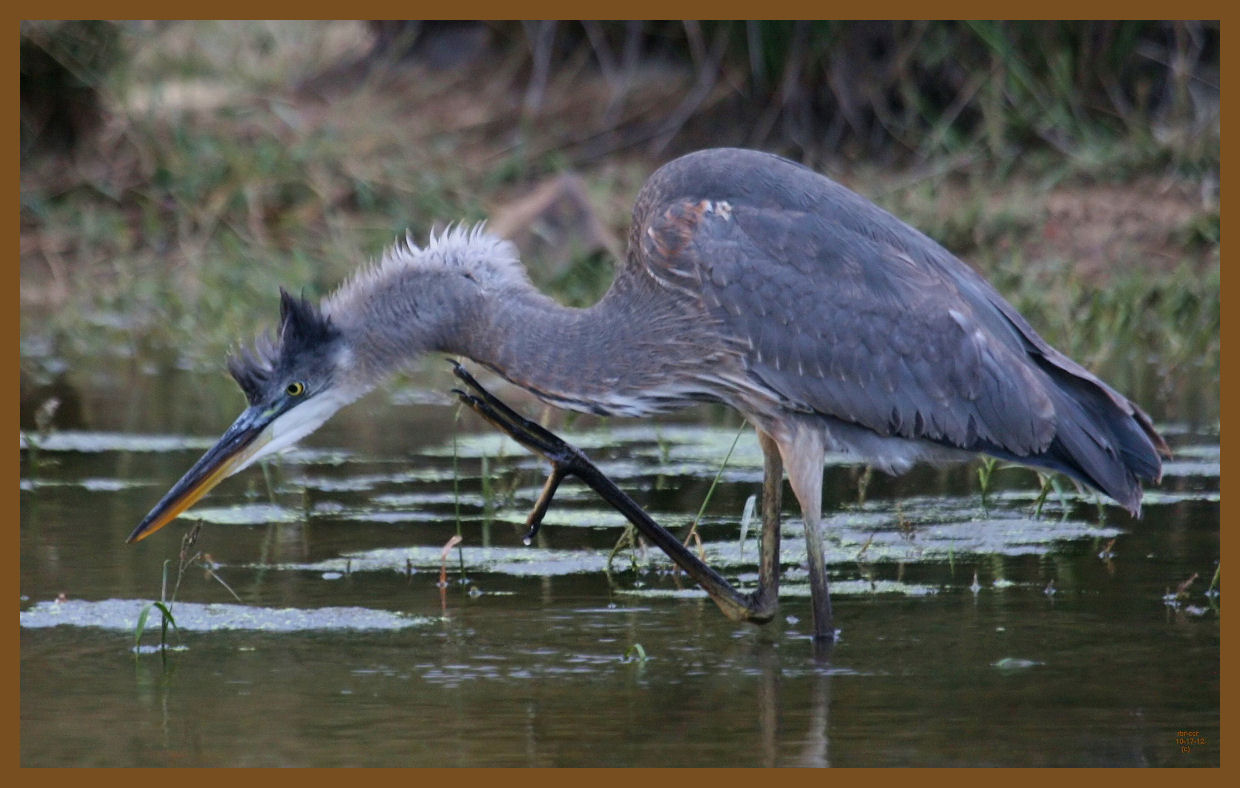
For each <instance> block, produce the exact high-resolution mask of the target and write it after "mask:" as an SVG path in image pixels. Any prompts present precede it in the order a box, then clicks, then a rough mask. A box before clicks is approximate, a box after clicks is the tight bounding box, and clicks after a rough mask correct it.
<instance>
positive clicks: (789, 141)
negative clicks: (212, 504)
mask: <svg viewBox="0 0 1240 788" xmlns="http://www.w3.org/2000/svg"><path fill="white" fill-rule="evenodd" d="M717 145H744V146H750V147H756V148H762V149H765V150H770V151H773V152H777V153H780V154H783V155H786V156H789V157H790V158H793V159H796V160H799V161H802V162H804V163H806V164H807V165H809V166H811V167H814V168H815V169H818V170H819V171H822V172H826V173H827V174H829V175H831V176H832V177H834V178H835V179H837V180H839V181H841V182H843V183H845V184H846V185H848V186H849V187H851V188H853V189H854V190H856V191H858V192H860V193H862V194H864V195H866V196H868V197H870V198H871V199H874V200H875V201H876V202H878V203H879V204H881V205H883V206H884V207H886V208H888V209H889V210H891V211H892V212H893V213H895V214H896V215H898V216H900V217H901V218H903V219H904V220H906V221H908V222H909V223H911V224H913V225H914V226H917V227H918V228H919V229H921V230H923V231H925V232H926V233H928V234H929V235H930V236H932V237H934V238H936V239H937V240H939V241H940V242H942V243H943V244H944V245H946V246H947V247H948V248H950V249H951V250H952V251H954V252H955V253H957V254H958V255H960V256H961V257H962V258H964V259H966V260H967V261H969V262H970V263H971V264H972V265H974V266H975V267H977V268H978V269H979V270H980V271H981V272H982V273H983V274H984V275H985V276H987V277H988V278H990V279H991V281H992V282H994V284H995V285H996V286H997V287H998V288H999V290H1000V291H1001V292H1003V293H1004V294H1005V295H1006V296H1007V297H1008V298H1009V299H1010V300H1011V301H1012V302H1013V303H1014V304H1015V305H1016V306H1017V308H1018V309H1020V310H1021V311H1023V312H1024V313H1025V314H1026V316H1027V317H1029V318H1030V320H1031V321H1032V322H1033V324H1034V325H1035V326H1036V327H1037V328H1038V329H1039V330H1040V331H1042V332H1043V333H1044V335H1045V336H1046V337H1047V339H1048V340H1050V341H1051V342H1052V343H1053V344H1055V345H1057V346H1059V347H1060V348H1061V349H1063V350H1065V351H1066V352H1068V353H1069V354H1070V355H1073V356H1074V357H1076V358H1078V359H1079V360H1080V361H1082V362H1083V363H1085V364H1086V365H1087V366H1090V367H1092V368H1094V369H1095V370H1098V371H1099V372H1101V374H1102V375H1103V376H1104V377H1107V378H1109V379H1111V380H1112V381H1113V382H1114V383H1115V384H1116V385H1117V386H1118V387H1119V388H1121V389H1123V390H1125V391H1126V392H1127V393H1129V394H1130V395H1131V396H1133V397H1134V398H1136V399H1138V400H1140V401H1143V402H1144V401H1147V400H1156V401H1159V402H1164V403H1168V404H1167V405H1166V406H1165V407H1164V408H1162V410H1163V414H1162V415H1163V416H1164V417H1169V418H1184V417H1185V416H1186V414H1184V413H1182V412H1181V411H1183V410H1184V409H1186V408H1200V407H1201V406H1202V405H1201V402H1200V396H1201V393H1200V392H1198V395H1197V396H1196V397H1194V396H1189V395H1190V394H1191V392H1187V391H1186V389H1188V388H1196V389H1199V388H1200V383H1199V381H1200V380H1202V379H1203V376H1204V379H1205V380H1208V381H1209V380H1212V381H1213V389H1212V390H1209V391H1206V392H1205V394H1204V396H1206V397H1207V399H1208V400H1210V401H1212V402H1214V403H1215V404H1214V405H1213V407H1217V404H1216V403H1217V379H1218V364H1219V358H1218V341H1219V340H1218V329H1219V309H1220V307H1219V206H1218V192H1219V182H1218V173H1219V25H1218V23H1217V22H1087V23H1076V22H1073V23H1047V22H1021V23H1012V22H967V23H966V22H792V21H788V22H701V23H697V22H526V23H521V22H495V23H492V22H424V23H412V22H371V23H362V22H354V23H348V22H270V23H268V22H122V23H111V22H89V21H78V22H23V23H22V26H21V218H20V221H21V325H22V328H21V331H22V335H21V348H22V373H23V374H22V383H23V391H24V392H25V391H26V390H27V389H28V388H29V387H32V386H37V385H42V384H44V383H46V381H47V380H49V379H51V378H54V377H56V376H57V375H60V374H62V373H63V372H64V370H66V369H83V368H90V365H92V364H93V365H95V366H98V365H117V364H122V363H129V364H133V365H136V366H137V367H139V368H140V370H142V371H143V372H144V373H145V374H158V373H160V372H162V371H164V370H167V369H189V370H220V369H222V364H221V363H220V362H221V358H222V356H223V355H224V353H225V352H226V351H227V349H228V348H229V346H230V345H232V344H233V343H234V342H236V341H237V340H238V339H239V338H245V337H248V336H250V335H252V334H253V332H254V331H256V330H257V329H259V328H263V327H267V326H269V325H270V324H271V322H272V321H273V320H274V318H275V315H276V288H277V287H278V286H279V285H285V286H287V287H289V288H291V289H293V290H298V289H302V290H304V292H305V293H306V294H307V295H322V294H324V293H326V292H328V291H329V290H330V289H331V288H332V287H333V286H334V285H335V284H336V283H337V282H339V281H340V279H341V278H342V277H344V276H345V275H346V274H347V273H348V272H349V271H351V270H352V269H353V268H355V267H356V266H358V265H359V264H361V263H364V262H366V261H368V260H372V259H374V258H375V257H377V256H378V255H379V254H380V253H381V252H382V251H383V249H384V247H385V246H387V245H388V244H390V243H391V242H392V241H393V239H394V238H395V237H396V236H398V235H401V234H403V233H404V232H405V230H406V229H409V230H411V231H412V232H413V234H414V237H415V239H417V240H419V241H421V240H424V239H425V235H426V232H427V231H428V230H429V229H430V228H431V227H433V226H443V225H445V224H446V223H448V222H452V221H461V220H464V221H476V220H480V219H484V218H489V219H490V220H491V226H492V227H493V228H494V229H496V230H497V231H499V232H502V233H504V234H507V235H509V236H511V237H513V238H514V240H516V241H517V243H518V245H519V246H520V247H521V248H522V252H523V255H524V258H525V261H526V263H527V265H528V266H529V267H530V268H531V272H532V275H533V278H534V279H535V281H536V282H538V283H539V284H540V285H542V286H544V287H546V288H547V289H549V290H550V291H551V292H552V293H553V294H555V295H556V296H557V297H559V298H561V299H562V300H564V301H566V302H570V303H587V302H590V301H592V300H593V299H595V298H597V297H598V295H600V294H601V293H602V291H603V290H604V289H605V288H606V286H607V285H608V283H609V282H610V278H611V271H612V265H613V261H614V255H615V254H617V253H622V251H623V244H622V240H623V238H624V237H625V235H624V233H625V227H626V224H627V221H628V210H629V208H630V206H631V204H632V199H633V197H634V196H635V195H636V193H637V190H638V188H639V187H640V185H641V183H642V181H643V180H644V179H645V177H647V176H648V175H649V174H650V173H651V172H652V171H653V170H654V169H655V168H656V167H657V166H658V165H659V164H660V163H662V162H664V161H666V160H668V159H670V158H672V157H674V156H676V155H678V154H681V153H684V152H687V151H690V150H694V149H697V148H701V147H708V146H717ZM1150 369H1152V370H1154V372H1153V373H1152V374H1151V375H1144V374H1142V373H1138V372H1137V371H1136V370H1150ZM1194 381H1198V382H1194ZM1207 388H1208V387H1207ZM24 399H25V398H24ZM36 404H37V403H36ZM23 410H25V406H24V407H23Z"/></svg>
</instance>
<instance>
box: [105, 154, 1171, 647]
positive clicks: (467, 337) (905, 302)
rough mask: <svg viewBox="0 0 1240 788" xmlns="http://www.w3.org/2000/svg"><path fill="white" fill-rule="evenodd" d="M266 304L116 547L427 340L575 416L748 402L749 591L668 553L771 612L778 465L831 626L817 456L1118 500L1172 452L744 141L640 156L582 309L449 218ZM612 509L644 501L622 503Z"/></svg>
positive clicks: (971, 286)
mask: <svg viewBox="0 0 1240 788" xmlns="http://www.w3.org/2000/svg"><path fill="white" fill-rule="evenodd" d="M280 311H281V316H280V328H279V334H278V336H277V337H276V338H275V339H271V338H265V339H260V340H259V341H258V342H257V344H256V347H255V348H254V350H252V351H242V352H240V353H238V354H237V355H234V356H233V357H232V358H230V359H229V370H230V371H231V373H232V375H233V377H234V378H235V379H236V380H237V382H238V383H239V384H240V386H241V388H242V389H243V390H244V392H245V395H246V398H247V399H248V400H249V407H248V408H247V409H246V410H245V411H244V412H243V413H242V414H241V415H240V416H239V417H238V418H237V420H236V421H235V422H234V423H233V425H232V426H231V427H229V429H228V431H227V432H225V433H224V435H223V437H221V438H220V440H219V442H218V443H217V444H216V445H215V446H214V447H213V448H212V449H211V450H210V451H208V452H207V453H206V454H205V455H203V457H202V458H201V459H200V460H198V462H197V463H195V465H194V466H193V467H192V468H191V469H190V470H189V471H188V472H187V473H186V474H185V476H184V477H182V479H181V480H180V481H179V482H177V483H176V485H175V486H174V487H173V488H172V489H171V490H170V491H169V492H168V494H167V495H165V496H164V498H163V499H162V500H161V501H160V502H159V503H158V504H157V505H156V506H155V508H154V509H153V510H152V511H151V512H150V514H148V515H147V516H146V518H145V519H143V520H142V522H141V523H140V524H139V525H138V527H137V528H136V529H134V531H133V533H132V534H130V536H129V541H131V542H133V541H137V540H139V539H143V538H145V537H146V536H149V535H150V534H151V533H153V532H154V531H155V530H156V529H158V528H160V527H162V526H163V525H165V524H166V523H168V522H169V521H170V520H172V519H173V518H175V517H176V516H177V515H178V514H179V513H180V512H182V511H184V510H185V509H186V508H187V507H189V506H191V505H192V504H193V503H194V502H195V501H197V500H198V499H199V498H201V497H202V496H203V495H204V494H205V493H206V492H207V491H208V490H210V489H211V488H212V487H214V486H215V485H216V484H217V483H218V482H219V481H220V480H221V479H223V478H224V477H226V476H228V475H230V474H233V473H236V472H237V471H239V470H241V469H242V468H245V467H246V466H248V465H249V464H250V463H252V462H254V461H255V460H257V459H258V458H260V457H263V456H266V455H269V454H271V453H273V452H275V451H278V450H280V449H283V448H285V447H288V446H290V445H292V444H293V443H294V442H296V441H297V440H299V439H301V438H303V437H305V436H306V435H308V434H310V433H311V432H313V431H314V430H315V429H317V428H318V427H319V426H320V425H321V424H323V422H325V421H326V420H327V419H328V418H329V417H330V416H331V415H332V414H333V413H335V412H336V411H337V410H339V409H340V408H341V407H342V406H344V405H346V404H347V403H349V402H351V401H353V400H354V399H356V398H357V397H359V396H360V395H362V394H363V393H365V392H366V391H369V390H370V389H372V388H374V387H375V386H377V385H378V384H380V383H381V382H382V381H383V380H384V379H385V378H387V377H388V375H389V374H391V373H392V372H393V370H395V369H396V368H398V367H400V366H402V365H404V364H406V363H407V362H409V361H411V360H413V359H416V358H418V357H419V356H421V355H423V354H425V353H428V352H441V353H448V354H456V355H460V356H465V357H468V358H471V359H473V360H475V361H476V362H479V363H481V364H483V365H485V366H487V367H490V368H491V369H493V370H495V371H496V372H498V373H499V374H500V375H502V376H504V377H505V378H507V379H508V380H510V381H512V382H513V383H515V384H517V385H518V386H521V387H522V388H525V389H527V390H529V391H531V392H533V393H534V394H536V395H537V396H539V397H540V398H542V399H543V400H545V401H547V402H549V403H551V404H553V405H557V406H560V407H563V408H569V409H573V410H578V411H585V412H589V413H597V414H603V415H609V416H643V415H648V414H653V413H659V412H663V411H667V410H671V409H674V408H680V407H683V406H686V405H689V404H692V403H698V402H722V403H725V404H727V405H730V406H731V407H733V408H735V409H736V410H738V411H740V413H741V414H743V415H744V417H745V418H746V419H747V420H748V421H749V422H750V423H751V424H752V425H753V426H754V427H755V428H756V430H757V433H758V440H759V443H760V444H761V447H762V451H763V453H764V455H765V472H764V474H765V480H764V485H763V534H762V549H761V556H762V557H761V562H760V566H759V582H758V589H757V591H755V592H754V593H753V594H751V595H748V596H744V595H740V594H738V593H736V592H734V591H732V589H731V587H730V586H728V587H727V588H726V589H722V587H721V586H720V583H722V584H723V586H726V585H727V584H726V582H724V581H722V578H720V577H719V576H718V575H717V574H715V573H714V572H713V571H712V570H710V569H709V567H704V566H703V565H701V562H699V561H697V559H696V557H694V556H692V555H691V554H689V556H688V558H687V559H686V558H685V556H684V554H683V553H687V552H688V551H683V550H682V551H680V552H678V551H677V550H676V545H678V543H677V542H676V540H675V539H670V540H668V539H663V541H662V542H660V546H661V547H663V548H664V549H665V550H668V552H669V554H672V555H673V558H675V559H676V560H677V561H678V562H679V563H681V564H682V566H686V568H689V569H691V570H692V571H693V572H694V576H695V578H697V579H698V580H699V581H700V582H702V584H703V585H704V586H705V587H706V588H707V590H708V591H710V592H711V595H712V596H713V597H714V598H715V599H716V601H718V602H719V604H720V607H721V608H723V609H724V612H726V613H728V614H729V615H730V616H733V617H734V618H739V619H748V620H752V621H758V622H761V621H766V620H769V619H770V618H771V617H772V616H773V614H774V612H775V607H776V604H777V598H778V583H779V510H780V505H779V500H780V490H781V487H782V479H783V474H784V473H785V471H786V472H787V475H788V479H789V482H790V484H791V487H792V491H793V493H794V494H795V495H796V498H797V500H798V502H799V503H800V507H801V513H802V516H803V520H804V525H805V534H806V541H807V547H808V554H809V571H810V583H811V589H812V604H813V615H814V634H815V636H816V637H818V638H824V639H830V638H832V637H833V636H834V632H835V630H834V628H833V623H832V617H831V605H830V597H829V595H828V589H827V573H826V566H825V563H824V558H823V545H822V533H821V527H820V526H821V510H822V473H823V463H824V457H825V453H826V451H827V450H834V451H843V452H847V453H851V454H853V455H855V456H856V457H857V458H858V460H859V461H864V462H867V463H871V464H873V465H874V466H876V467H878V468H880V469H882V470H884V471H887V472H889V473H900V472H903V471H905V470H907V469H908V468H909V467H910V466H911V465H913V464H914V463H915V462H917V461H921V460H931V461H939V460H956V459H964V458H968V457H971V456H973V455H974V454H976V453H985V454H988V455H991V456H993V457H997V458H1000V459H1003V460H1010V461H1016V462H1020V463H1024V464H1027V465H1033V466H1038V467H1042V468H1047V469H1051V470H1055V471H1060V472H1063V473H1065V474H1067V475H1068V476H1070V477H1072V478H1073V479H1076V480H1078V481H1079V482H1082V483H1084V484H1085V485H1088V486H1090V487H1093V488H1096V489H1098V490H1100V491H1102V492H1103V493H1105V494H1107V495H1109V496H1110V497H1112V498H1114V499H1115V500H1116V501H1118V502H1119V503H1120V504H1121V505H1122V506H1123V507H1124V508H1126V509H1127V510H1128V511H1129V512H1132V513H1133V514H1139V511H1140V504H1141V482H1142V481H1157V480H1158V479H1159V478H1160V476H1161V472H1162V460H1161V456H1166V455H1168V454H1169V452H1168V450H1167V445H1166V443H1165V442H1164V441H1163V439H1162V438H1161V437H1160V436H1159V435H1158V433H1157V432H1156V431H1155V429H1154V427H1153V425H1152V423H1151V421H1150V418H1149V417H1148V416H1147V415H1146V414H1145V413H1144V412H1143V411H1142V410H1141V409H1140V408H1139V407H1137V406H1136V405H1135V404H1133V403H1132V402H1130V401H1129V400H1128V399H1126V398H1125V397H1123V396H1122V395H1120V394H1119V393H1118V392H1116V391H1115V390H1114V389H1112V388H1111V387H1110V386H1108V385H1107V384H1106V383H1104V382H1102V381H1101V380H1100V379H1099V378H1098V377H1096V376H1095V375H1094V374H1092V373H1091V372H1089V371H1088V370H1086V369H1085V368H1083V367H1081V366H1080V365H1079V364H1077V363H1076V362H1074V361H1072V360H1071V359H1069V358H1068V357H1066V356H1064V355H1063V354H1062V353H1060V352H1058V351H1057V350H1055V349H1054V348H1052V347H1051V346H1050V345H1048V344H1047V343H1046V342H1045V341H1044V340H1043V339H1042V338H1041V337H1040V336H1038V334H1037V332H1035V331H1034V330H1033V328H1032V327H1030V325H1029V324H1028V323H1027V322H1026V321H1025V319H1024V318H1023V317H1021V316H1020V315H1019V314H1018V313H1017V311H1016V310H1015V309H1014V308H1013V307H1012V306H1011V305H1010V304H1008V303H1007V302H1006V301H1005V300H1003V298H1002V297H1001V296H1000V295H999V293H998V292H996V291H995V290H994V288H992V287H991V286H990V285H989V284H988V283H987V282H986V281H985V280H983V279H982V277H981V276H979V275H978V274H977V273H975V272H974V271H973V270H972V269H971V268H969V267H968V266H967V265H965V264H964V263H962V262H960V260H958V259H957V258H956V257H954V256H953V255H952V254H951V253H950V252H948V251H947V250H945V249H944V248H943V247H941V246H940V245H939V244H937V243H935V242H934V241H932V240H931V239H929V238H928V237H926V236H925V235H923V234H921V233H920V232H918V231H917V230H915V229H913V228H912V227H910V226H908V225H907V224H905V223H903V222H901V221H900V220H898V219H896V218H895V217H894V216H892V215H890V214H888V213H887V212H885V211H883V210H881V209H880V208H878V207H877V206H875V205H874V204H873V203H871V202H869V201H868V200H866V199H864V198H862V197H860V196H858V195H857V194H854V193H853V192H851V191H849V190H848V189H846V188H844V187H843V186H840V185H839V184H837V183H835V182H833V181H831V180H829V179H828V178H826V177H824V176H822V175H819V174H817V173H815V172H813V171H812V170H809V169H807V168H805V167H802V166H800V165H798V164H795V163H793V162H791V161H788V160H786V159H783V158H780V157H778V156H774V155H770V154H766V153H759V152H755V151H748V150H737V149H717V150H706V151H701V152H698V153H693V154H690V155H687V156H684V157H682V158H679V159H676V160H675V161H672V162H670V163H669V164H667V165H665V166H663V167H662V168H660V169H659V170H658V171H657V172H655V174H654V175H652V176H651V177H650V180H649V181H647V182H646V184H645V186H644V187H643V188H642V190H641V192H640V194H639V195H638V197H637V203H636V205H635V207H634V209H633V223H632V227H631V229H630V232H629V241H628V257H627V260H626V262H625V264H624V265H623V266H622V267H620V269H619V271H618V273H617V274H616V278H615V281H614V282H613V284H612V286H611V288H610V289H609V290H608V292H607V293H606V295H604V296H603V298H602V299H601V300H600V301H599V302H598V303H597V304H595V305H594V306H592V307H589V308H585V309H573V308H568V307H564V306H562V305H560V304H558V303H556V302H555V301H553V300H552V299H551V298H548V297H547V296H546V295H544V294H542V293H541V292H539V291H538V290H536V289H535V288H534V286H533V285H532V284H531V282H530V280H529V278H528V276H527V274H526V271H525V269H524V268H523V267H522V265H521V263H520V262H519V261H518V258H517V252H516V249H515V248H514V247H513V246H512V245H511V244H510V243H508V242H507V241H503V240H500V239H498V238H496V237H494V236H491V235H488V234H487V233H486V232H484V230H483V229H482V228H481V227H475V228H473V229H466V228H465V227H463V226H459V225H458V226H456V227H454V228H451V229H448V230H446V231H444V232H442V233H440V234H439V235H434V234H432V236H431V237H430V239H429V243H428V244H427V246H426V247H425V248H419V247H418V246H416V245H415V244H414V243H413V241H412V240H409V239H408V238H407V239H406V242H405V243H404V244H398V245H397V246H396V247H395V248H394V249H392V250H391V251H389V252H388V253H387V254H386V255H385V256H384V257H383V258H382V260H381V261H380V262H379V263H378V264H377V265H374V266H372V267H369V268H366V269H364V270H362V271H360V272H359V273H357V274H355V275H354V276H353V277H352V278H350V279H349V280H348V281H347V282H345V283H344V284H343V285H342V286H341V287H340V288H339V289H337V290H336V291H335V292H334V293H332V294H331V295H329V296H328V297H326V298H325V299H323V301H322V303H321V304H320V305H318V306H316V305H314V304H311V303H309V302H307V301H305V300H302V299H298V298H294V297H293V296H290V295H289V294H288V293H287V292H284V291H281V310H280ZM467 382H469V381H468V380H467ZM480 394H481V396H473V397H470V400H471V404H472V405H473V406H474V407H475V408H476V409H479V410H480V412H483V413H484V415H487V416H488V417H489V418H491V419H492V420H493V421H495V422H496V423H498V424H499V425H500V426H502V427H504V428H505V429H507V430H509V431H510V432H514V434H517V435H518V437H519V438H521V437H524V440H523V442H524V443H526V444H527V445H530V446H531V447H532V448H535V449H537V450H539V451H542V452H543V453H544V454H547V456H548V457H550V458H551V459H552V461H553V463H555V464H557V466H558V465H563V466H564V467H565V468H567V471H568V472H576V473H578V475H582V476H583V477H585V476H587V475H591V474H592V473H593V472H591V473H590V474H587V473H583V472H582V465H581V464H580V463H577V461H576V460H575V459H573V457H571V456H569V455H572V454H573V452H572V451H571V447H567V448H565V447H564V446H563V445H552V443H553V442H554V436H550V434H549V433H541V432H539V431H538V428H537V427H536V425H531V424H529V423H527V422H522V421H521V420H520V417H517V416H516V415H515V414H512V413H511V411H507V410H506V409H504V408H503V406H502V404H501V403H497V402H495V401H493V400H491V399H490V398H488V397H487V396H486V395H485V392H480ZM574 463H577V464H576V465H574ZM586 465H588V462H587V463H586ZM558 478H559V477H558V476H557V475H556V474H555V473H553V476H552V478H551V479H550V480H549V481H548V485H547V488H546V490H545V491H544V496H543V498H542V499H540V501H539V504H538V507H541V508H542V509H543V510H545V506H546V503H547V502H548V501H549V500H550V496H551V495H552V494H553V493H554V489H555V485H556V484H557V483H558ZM588 481H589V480H588ZM592 483H593V484H594V486H595V487H596V489H601V487H600V484H601V483H599V482H598V480H597V479H594V480H593V482H592ZM621 495H622V494H621ZM609 500H613V503H615V502H616V501H615V500H614V498H609ZM630 504H631V502H629V504H625V506H629V505H630ZM538 507H536V512H537V511H538ZM632 509H637V513H634V512H633V511H631V510H632ZM626 513H627V514H629V516H630V519H635V518H637V519H640V518H641V517H643V516H644V515H642V514H641V513H640V509H639V508H638V507H636V505H635V504H631V506H630V509H629V510H628V511H627V512H626ZM538 517H541V514H538ZM538 517H535V516H533V515H532V516H531V522H534V523H535V525H536V524H537V523H536V521H537V519H538ZM646 519H647V520H648V518H646ZM635 521H636V519H635ZM648 526H649V524H647V527H648ZM654 527H655V528H657V526H654ZM664 533H666V532H664ZM669 542H670V543H669ZM695 562H696V563H695Z"/></svg>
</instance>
